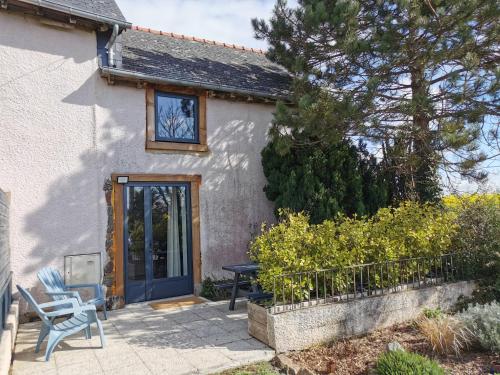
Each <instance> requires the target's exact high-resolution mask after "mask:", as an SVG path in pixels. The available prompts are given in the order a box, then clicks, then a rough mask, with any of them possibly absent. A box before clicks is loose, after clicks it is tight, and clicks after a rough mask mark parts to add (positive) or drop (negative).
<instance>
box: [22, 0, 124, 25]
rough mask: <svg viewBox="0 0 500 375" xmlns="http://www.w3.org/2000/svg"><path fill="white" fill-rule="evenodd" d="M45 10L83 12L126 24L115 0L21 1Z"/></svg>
mask: <svg viewBox="0 0 500 375" xmlns="http://www.w3.org/2000/svg"><path fill="white" fill-rule="evenodd" d="M20 1H23V2H26V3H29V4H33V5H38V6H40V7H43V8H48V9H55V10H59V11H62V12H64V13H68V14H71V10H76V11H81V12H84V13H87V14H88V15H89V17H88V18H90V19H93V17H91V15H97V16H101V17H104V18H107V19H110V20H115V21H118V22H119V23H126V22H127V20H126V19H125V17H124V16H123V14H122V12H121V10H120V8H119V7H118V5H117V4H116V2H115V1H114V0H20Z"/></svg>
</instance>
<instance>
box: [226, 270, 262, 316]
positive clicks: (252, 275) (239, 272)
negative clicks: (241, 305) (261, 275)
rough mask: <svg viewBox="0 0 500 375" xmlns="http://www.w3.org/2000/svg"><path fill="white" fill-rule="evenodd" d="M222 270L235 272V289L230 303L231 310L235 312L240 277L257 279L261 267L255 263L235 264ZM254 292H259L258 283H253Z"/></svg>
mask: <svg viewBox="0 0 500 375" xmlns="http://www.w3.org/2000/svg"><path fill="white" fill-rule="evenodd" d="M222 269H223V270H225V271H229V272H234V281H233V289H232V292H231V302H229V310H231V311H232V310H234V304H235V302H236V296H237V295H238V289H239V282H240V276H241V275H247V276H249V277H250V278H251V279H255V278H256V277H257V273H258V272H259V265H258V264H255V263H247V264H234V265H231V266H223V267H222ZM252 292H258V286H257V284H256V283H252Z"/></svg>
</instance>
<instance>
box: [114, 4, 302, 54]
mask: <svg viewBox="0 0 500 375" xmlns="http://www.w3.org/2000/svg"><path fill="white" fill-rule="evenodd" d="M117 3H118V6H119V7H120V9H121V10H122V12H123V14H124V15H125V17H126V18H127V20H128V21H129V22H132V23H133V24H134V25H138V26H144V27H150V28H152V29H157V30H162V31H169V32H174V33H178V34H185V35H192V36H197V37H201V38H206V39H212V40H216V41H221V42H226V43H234V44H239V45H244V46H246V47H254V48H262V49H265V48H266V42H265V41H259V40H256V39H255V38H254V32H253V29H252V25H251V23H250V21H251V19H252V18H256V17H257V18H264V19H269V18H270V16H271V14H272V10H273V7H274V4H275V0H232V1H231V0H203V1H202V0H141V1H137V0H117ZM295 3H296V1H295V0H294V1H290V4H295Z"/></svg>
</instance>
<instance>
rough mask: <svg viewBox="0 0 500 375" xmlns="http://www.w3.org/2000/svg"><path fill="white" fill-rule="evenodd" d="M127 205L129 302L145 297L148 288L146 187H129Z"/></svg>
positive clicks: (126, 230)
mask: <svg viewBox="0 0 500 375" xmlns="http://www.w3.org/2000/svg"><path fill="white" fill-rule="evenodd" d="M125 205H126V206H125V221H124V223H125V231H124V232H125V248H126V253H125V254H126V257H125V259H126V272H125V274H126V285H127V302H138V301H141V300H142V299H143V297H144V290H145V288H146V284H145V283H146V252H145V248H146V225H145V224H146V222H145V215H144V213H145V212H144V187H141V186H130V187H127V188H126V189H125Z"/></svg>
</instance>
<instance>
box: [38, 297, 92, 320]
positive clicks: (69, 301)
mask: <svg viewBox="0 0 500 375" xmlns="http://www.w3.org/2000/svg"><path fill="white" fill-rule="evenodd" d="M63 305H71V308H66V309H60V310H55V311H49V312H45V311H44V313H45V314H46V315H47V316H60V315H66V314H80V313H81V312H82V308H81V305H80V303H79V302H78V300H77V299H76V298H66V299H61V300H57V301H50V302H46V303H41V304H40V305H38V307H39V308H40V309H42V310H43V309H45V308H47V307H55V306H63Z"/></svg>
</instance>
